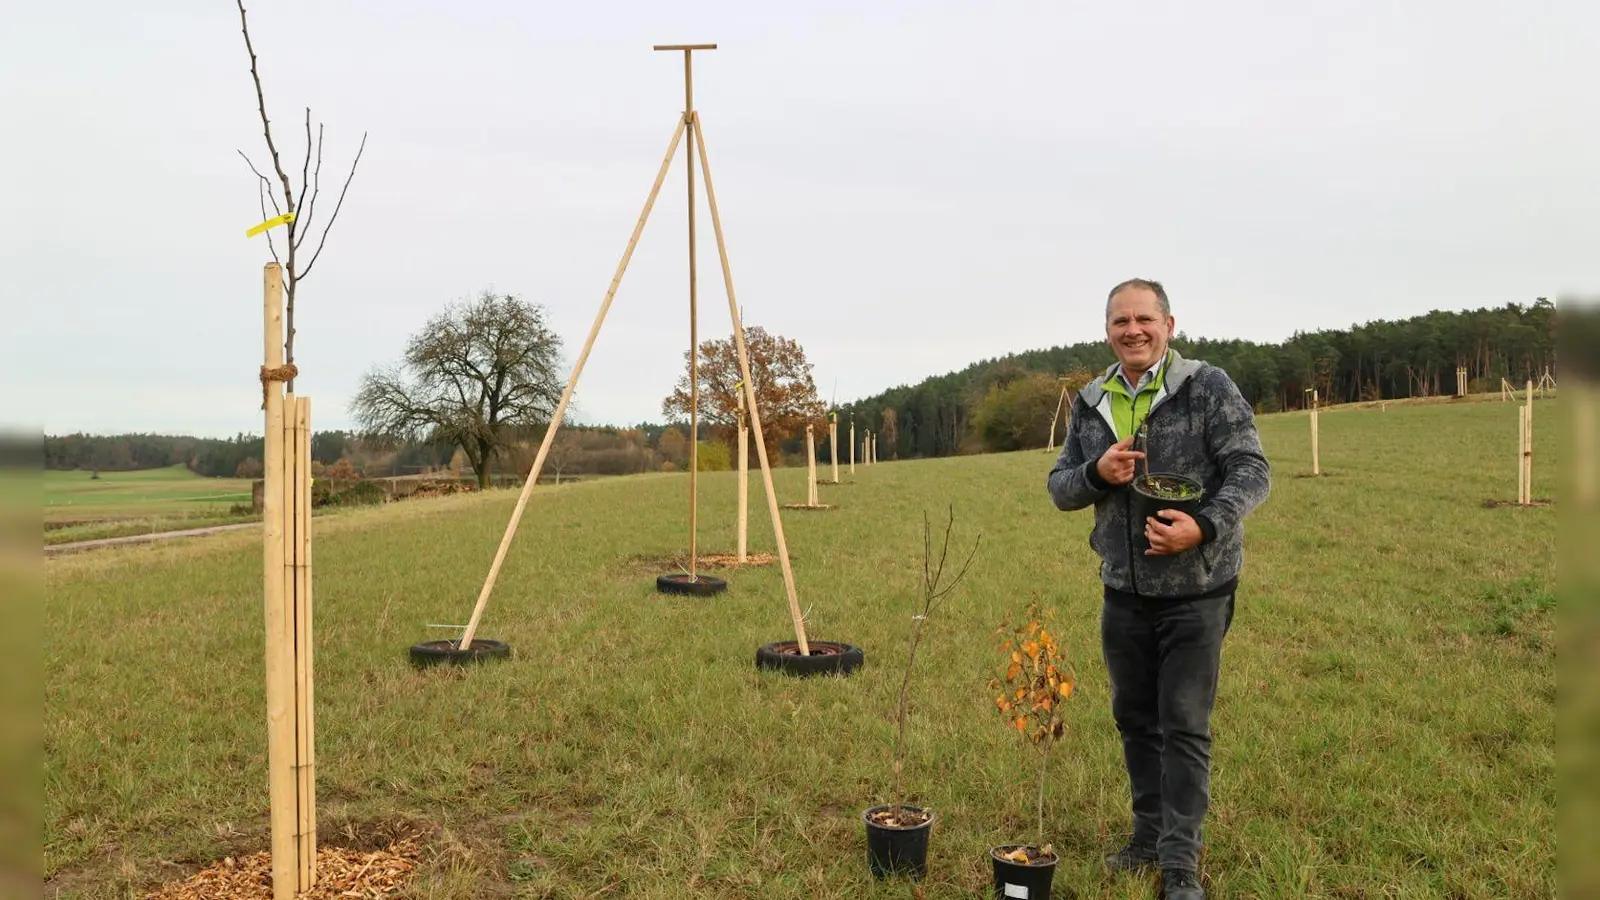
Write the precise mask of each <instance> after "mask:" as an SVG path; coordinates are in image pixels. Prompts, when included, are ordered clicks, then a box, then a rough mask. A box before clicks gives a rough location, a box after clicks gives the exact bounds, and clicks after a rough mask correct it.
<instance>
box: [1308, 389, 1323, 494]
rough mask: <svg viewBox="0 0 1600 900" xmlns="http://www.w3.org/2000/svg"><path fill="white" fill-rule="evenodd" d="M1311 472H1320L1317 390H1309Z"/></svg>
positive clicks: (1316, 473) (1318, 473)
mask: <svg viewBox="0 0 1600 900" xmlns="http://www.w3.org/2000/svg"><path fill="white" fill-rule="evenodd" d="M1311 474H1313V475H1321V474H1322V458H1321V456H1320V455H1319V454H1318V448H1317V392H1316V391H1312V392H1311Z"/></svg>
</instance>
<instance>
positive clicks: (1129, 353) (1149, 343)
mask: <svg viewBox="0 0 1600 900" xmlns="http://www.w3.org/2000/svg"><path fill="white" fill-rule="evenodd" d="M1176 321H1177V320H1176V319H1174V318H1173V317H1172V316H1163V315H1162V314H1161V303H1160V301H1159V300H1157V299H1156V292H1155V291H1152V290H1150V289H1149V288H1139V287H1131V288H1124V289H1123V290H1121V291H1119V292H1118V293H1117V295H1116V296H1115V297H1112V298H1111V314H1110V315H1109V316H1108V317H1107V318H1106V342H1107V343H1109V344H1110V345H1111V352H1113V353H1115V354H1116V355H1117V360H1118V361H1119V362H1121V363H1122V366H1123V368H1125V369H1132V370H1134V371H1136V372H1141V373H1142V372H1147V371H1149V370H1150V368H1151V367H1152V366H1154V365H1155V364H1156V363H1158V362H1160V361H1161V357H1163V356H1165V355H1166V353H1167V341H1168V340H1169V339H1171V337H1172V326H1173V324H1174V323H1175V322H1176Z"/></svg>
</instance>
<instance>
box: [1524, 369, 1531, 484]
mask: <svg viewBox="0 0 1600 900" xmlns="http://www.w3.org/2000/svg"><path fill="white" fill-rule="evenodd" d="M1527 390H1528V394H1527V396H1528V399H1527V402H1526V403H1525V404H1523V407H1522V419H1523V423H1524V424H1523V440H1522V471H1523V476H1522V483H1523V485H1524V489H1525V491H1526V492H1527V496H1525V497H1524V498H1523V503H1525V504H1527V505H1529V506H1531V505H1533V379H1531V378H1530V379H1529V380H1528V385H1527Z"/></svg>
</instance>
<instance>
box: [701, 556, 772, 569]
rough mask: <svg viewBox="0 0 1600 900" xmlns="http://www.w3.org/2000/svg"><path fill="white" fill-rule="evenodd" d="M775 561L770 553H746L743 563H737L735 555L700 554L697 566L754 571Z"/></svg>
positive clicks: (737, 558)
mask: <svg viewBox="0 0 1600 900" xmlns="http://www.w3.org/2000/svg"><path fill="white" fill-rule="evenodd" d="M777 561H778V558H777V557H776V556H773V555H772V554H771V553H746V554H745V555H744V562H739V556H738V554H736V553H702V554H701V555H700V559H699V562H698V563H697V565H698V567H699V568H702V569H756V568H760V567H762V566H770V565H772V564H773V563H775V562H777Z"/></svg>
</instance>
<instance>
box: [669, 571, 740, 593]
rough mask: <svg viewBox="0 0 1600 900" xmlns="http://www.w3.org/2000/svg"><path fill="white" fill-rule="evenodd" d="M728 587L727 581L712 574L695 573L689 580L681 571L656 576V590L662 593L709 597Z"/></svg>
mask: <svg viewBox="0 0 1600 900" xmlns="http://www.w3.org/2000/svg"><path fill="white" fill-rule="evenodd" d="M727 589H728V582H727V581H725V580H723V579H721V578H717V577H716V576H714V575H699V574H697V575H695V580H694V581H690V580H689V576H688V575H687V574H686V573H683V572H674V573H672V574H671V575H658V576H656V590H657V591H659V592H661V593H663V594H687V595H688V596H691V597H710V596H711V595H713V594H720V593H722V592H723V591H725V590H727Z"/></svg>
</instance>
